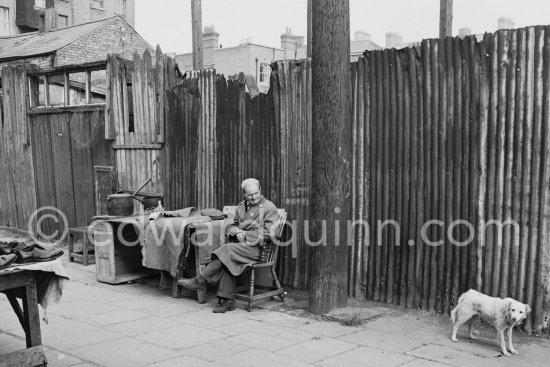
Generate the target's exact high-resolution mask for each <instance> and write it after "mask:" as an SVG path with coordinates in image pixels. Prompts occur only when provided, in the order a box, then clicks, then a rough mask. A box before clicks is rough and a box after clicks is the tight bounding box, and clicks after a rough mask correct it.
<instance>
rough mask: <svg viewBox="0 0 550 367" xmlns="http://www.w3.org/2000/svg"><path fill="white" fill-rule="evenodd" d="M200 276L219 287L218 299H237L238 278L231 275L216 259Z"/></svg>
mask: <svg viewBox="0 0 550 367" xmlns="http://www.w3.org/2000/svg"><path fill="white" fill-rule="evenodd" d="M200 276H201V277H202V278H204V280H206V282H207V283H209V284H212V285H218V292H217V293H216V295H217V296H218V297H222V298H227V299H234V298H235V290H236V288H237V277H235V276H234V275H233V274H231V273H230V272H229V270H227V268H226V267H225V265H223V263H222V262H221V261H220V260H218V259H214V260H213V261H212V262H211V263H210V264H208V265H207V266H206V268H205V269H204V271H203V272H202V273H201V274H200Z"/></svg>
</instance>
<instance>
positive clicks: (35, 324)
mask: <svg viewBox="0 0 550 367" xmlns="http://www.w3.org/2000/svg"><path fill="white" fill-rule="evenodd" d="M0 292H2V293H5V294H6V296H7V297H8V300H9V302H10V305H11V307H12V308H13V310H14V311H15V314H16V315H17V318H18V319H19V322H20V323H21V326H22V327H23V330H24V331H25V338H26V343H27V349H24V350H21V351H18V352H13V353H9V354H6V355H3V356H0V367H4V366H6V367H8V366H46V364H47V359H46V355H45V354H44V350H43V349H42V336H41V334H40V314H39V312H38V298H37V294H36V280H35V276H34V273H33V272H32V271H28V270H14V271H10V272H3V273H0ZM18 298H20V299H21V300H22V303H23V307H21V305H20V304H19V301H18V300H17V299H18Z"/></svg>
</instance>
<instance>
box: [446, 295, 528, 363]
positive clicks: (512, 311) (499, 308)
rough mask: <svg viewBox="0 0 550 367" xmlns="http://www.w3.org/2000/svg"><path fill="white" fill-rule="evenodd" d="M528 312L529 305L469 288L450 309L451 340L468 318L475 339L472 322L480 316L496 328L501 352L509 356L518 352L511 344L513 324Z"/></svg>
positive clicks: (519, 322)
mask: <svg viewBox="0 0 550 367" xmlns="http://www.w3.org/2000/svg"><path fill="white" fill-rule="evenodd" d="M529 312H531V307H529V305H527V304H523V303H521V302H518V301H516V300H514V299H512V298H504V299H502V298H495V297H489V296H487V295H485V294H483V293H479V292H477V291H475V290H473V289H470V290H469V291H467V292H465V293H464V294H463V295H462V296H460V298H459V299H458V304H457V305H456V307H455V308H454V310H452V311H451V319H452V320H453V336H452V337H451V340H452V341H453V342H456V341H457V339H456V332H457V331H458V328H459V327H460V325H462V324H464V323H465V322H466V321H468V320H470V323H469V331H470V339H477V337H475V336H474V334H473V324H474V322H475V321H476V319H477V318H478V317H481V318H482V319H483V320H484V321H485V322H487V323H488V324H490V325H492V326H493V327H494V328H495V329H496V331H497V338H498V342H499V344H500V347H501V348H502V354H504V355H505V356H510V352H512V353H513V354H518V351H517V350H516V349H515V348H514V345H513V344H512V331H513V329H514V326H516V325H519V324H521V322H522V321H523V320H524V319H525V317H526V316H527V314H528V313H529ZM505 330H506V331H507V332H508V345H509V348H508V350H509V351H510V352H508V350H507V349H506V341H505V339H504V331H505Z"/></svg>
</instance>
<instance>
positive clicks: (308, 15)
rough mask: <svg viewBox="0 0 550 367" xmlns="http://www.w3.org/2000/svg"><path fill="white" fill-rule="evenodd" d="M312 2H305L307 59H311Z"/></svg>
mask: <svg viewBox="0 0 550 367" xmlns="http://www.w3.org/2000/svg"><path fill="white" fill-rule="evenodd" d="M312 3H313V0H307V57H311V37H312V34H311V33H312V32H311V27H312V24H311V6H312V5H311V4H312Z"/></svg>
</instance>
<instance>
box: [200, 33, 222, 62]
mask: <svg viewBox="0 0 550 367" xmlns="http://www.w3.org/2000/svg"><path fill="white" fill-rule="evenodd" d="M219 37H220V34H219V33H218V32H216V28H215V27H214V26H213V25H209V26H206V27H204V32H203V33H202V53H203V55H204V66H210V65H214V50H215V49H217V48H218V47H219V46H218V39H219Z"/></svg>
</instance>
